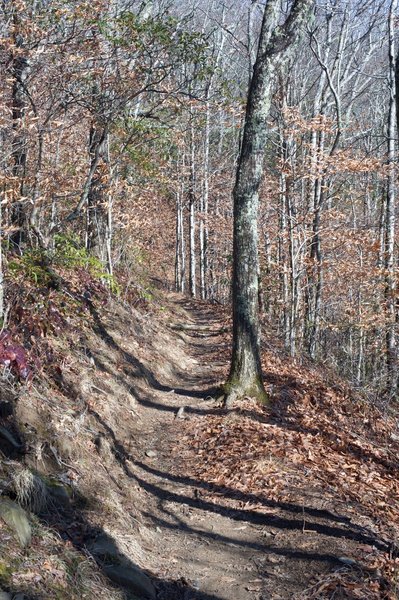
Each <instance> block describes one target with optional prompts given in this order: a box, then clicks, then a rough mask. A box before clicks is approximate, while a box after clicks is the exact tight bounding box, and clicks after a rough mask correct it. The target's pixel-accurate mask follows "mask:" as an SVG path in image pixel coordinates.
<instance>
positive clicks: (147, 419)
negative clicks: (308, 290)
mask: <svg viewBox="0 0 399 600" xmlns="http://www.w3.org/2000/svg"><path fill="white" fill-rule="evenodd" d="M175 303H176V306H177V307H178V308H179V311H178V315H179V320H178V321H176V322H175V323H173V322H172V323H170V327H171V328H172V330H174V331H175V332H176V336H177V337H178V338H179V340H183V346H182V347H181V351H182V353H183V355H184V356H182V364H183V365H184V367H183V368H181V367H179V365H178V364H176V370H175V371H176V372H175V373H174V374H173V375H172V376H169V377H168V378H167V379H165V380H163V381H162V384H161V385H160V386H159V387H161V388H162V390H158V391H156V393H155V394H154V396H153V397H152V399H151V400H148V401H147V402H146V403H145V406H142V407H141V411H142V420H143V433H144V432H145V436H146V437H147V440H148V441H147V446H148V448H149V449H150V452H149V454H150V457H146V459H145V460H143V461H142V462H141V463H137V462H136V464H135V465H134V472H135V474H136V476H137V478H138V479H139V481H140V485H141V486H142V487H143V488H144V489H145V490H147V492H148V499H149V505H148V507H147V509H146V518H147V519H148V522H149V523H151V524H152V525H153V526H155V527H156V530H157V531H158V533H159V540H160V543H159V548H160V550H161V551H160V554H159V559H158V560H159V564H160V565H163V573H162V575H163V576H164V577H165V578H166V579H167V578H169V577H172V578H173V579H181V581H183V582H187V586H188V587H187V592H186V595H185V596H184V598H186V599H187V600H190V599H192V600H194V598H196V599H203V600H205V599H209V600H210V599H215V600H216V599H220V600H222V599H223V600H228V599H233V598H234V599H235V600H244V599H252V600H261V599H263V600H267V599H270V600H279V599H289V598H372V597H374V596H375V597H384V596H385V594H388V593H389V592H387V591H386V590H385V591H384V589H382V588H384V584H383V583H382V573H381V571H379V570H378V568H376V566H375V565H374V569H373V568H371V569H370V568H369V567H368V566H366V563H364V564H363V563H362V560H361V557H362V556H364V555H365V554H366V555H368V556H369V557H370V556H374V558H375V555H376V554H378V551H382V552H386V553H388V554H389V544H388V543H387V542H384V541H383V540H382V539H381V537H380V535H379V534H378V533H377V532H376V531H375V530H373V528H372V527H371V528H367V527H365V526H364V525H363V524H361V522H362V518H361V517H362V516H363V523H364V520H365V517H364V515H362V514H361V513H359V514H358V515H357V516H358V519H357V520H358V521H359V522H358V523H356V519H355V515H354V513H356V507H355V506H354V504H353V503H352V505H351V506H349V507H348V506H347V505H346V501H345V499H343V498H342V493H341V492H340V490H330V491H329V492H328V491H327V489H324V490H321V489H320V486H317V482H315V481H314V480H312V477H309V476H308V475H307V473H306V471H304V470H303V469H302V468H301V467H300V466H297V467H296V473H294V470H295V463H291V461H290V457H289V454H288V456H287V457H286V458H284V459H283V458H282V457H280V458H278V457H276V456H273V453H271V452H270V451H268V448H267V445H266V446H265V444H264V443H260V447H259V448H258V450H257V452H256V454H257V458H256V462H257V465H256V470H258V471H262V470H264V471H266V472H269V473H270V471H271V472H272V473H275V472H276V471H277V472H278V477H279V481H277V480H276V488H277V489H274V485H273V484H274V483H275V481H274V480H273V477H272V478H270V479H269V482H268V483H266V487H264V488H263V489H262V486H259V485H257V486H255V487H253V486H251V481H250V478H251V471H253V457H250V462H251V463H252V464H251V467H252V468H250V469H249V472H248V473H246V474H245V472H243V473H242V472H240V471H242V469H243V468H244V471H245V464H246V462H247V460H248V452H249V454H250V453H251V446H252V447H253V446H254V445H256V444H257V442H258V439H257V438H258V436H259V428H260V429H262V428H266V427H267V425H268V424H270V423H274V424H275V423H276V415H272V413H271V412H270V411H269V410H267V409H266V410H265V411H264V410H262V409H260V408H258V407H255V406H254V405H253V403H251V401H250V400H249V399H247V402H246V404H245V403H244V404H245V406H244V407H238V408H237V410H236V411H233V412H230V413H226V412H225V411H223V409H222V408H221V407H220V406H218V404H217V386H218V384H219V383H220V382H221V381H223V378H224V377H225V375H226V372H227V367H228V358H229V342H230V340H229V335H228V334H227V332H226V323H225V321H224V319H223V315H221V314H220V313H218V312H217V311H216V310H215V308H214V307H212V306H210V305H207V304H205V303H200V302H192V301H189V300H182V299H181V298H180V299H176V300H175ZM269 379H270V380H273V381H274V379H273V377H270V375H269ZM297 385H298V382H296V381H295V379H294V378H293V379H292V380H291V381H290V383H289V385H285V389H284V391H285V395H287V394H288V393H289V390H290V387H291V388H293V389H295V387H297ZM251 409H252V410H251ZM179 411H180V412H179ZM215 421H216V422H215ZM251 421H252V423H251ZM253 423H255V425H256V426H258V427H257V428H256V429H255V431H254V434H255V435H254V437H253V439H251V434H252V431H251V427H252V424H253ZM231 424H232V425H233V431H231V432H229V427H230V426H231ZM284 425H285V426H288V423H285V424H284V423H280V424H279V427H280V426H282V427H284ZM237 427H238V428H239V435H238V439H237V438H236V439H233V440H231V439H230V443H229V440H228V438H229V435H230V433H232V437H235V435H234V434H235V433H236V432H235V431H234V430H235V429H236V428H237ZM223 430H224V431H223ZM221 433H222V435H220V434H221ZM209 441H210V450H212V451H213V456H215V453H216V454H217V456H218V460H216V461H215V462H213V461H212V456H211V455H210V456H208V457H207V450H208V447H207V443H208V444H209ZM231 442H232V445H233V448H232V445H231ZM268 443H269V444H273V443H274V442H273V439H270V440H269V441H268ZM201 448H204V449H203V450H202V449H201ZM308 449H309V448H308ZM151 450H153V451H154V453H152V452H151ZM259 453H260V454H261V457H260V458H259ZM262 453H263V460H262ZM224 460H225V461H226V463H227V465H228V466H227V467H226V468H225V469H224V466H223V461H224ZM240 462H241V463H242V464H241V465H240V464H239V463H240ZM200 463H202V464H200ZM234 463H236V465H234ZM321 466H322V468H323V466H325V467H327V466H328V465H326V464H325V465H323V464H322V465H321ZM218 469H219V471H218ZM223 470H224V471H225V475H227V476H228V475H229V473H228V472H229V470H230V471H231V473H230V475H231V474H233V479H234V473H235V471H236V472H239V476H238V477H237V478H236V481H238V486H237V485H236V486H235V485H234V483H231V482H229V483H230V485H229V484H227V485H226V483H225V482H226V477H223ZM295 475H296V476H297V477H299V478H300V479H302V481H303V485H302V486H301V487H300V488H299V487H298V486H296V485H295V483H294V484H292V483H291V482H295ZM307 479H308V480H309V481H307ZM281 480H284V481H285V483H286V484H287V485H286V487H287V488H288V489H289V498H288V501H279V499H278V497H279V495H280V496H282V497H284V494H278V488H279V482H281ZM215 482H219V483H215ZM280 487H281V485H280ZM276 492H277V494H276ZM380 583H382V587H381V586H380ZM195 590H197V591H195ZM169 597H170V596H168V593H167V592H166V595H162V594H160V598H165V600H166V599H167V598H169ZM386 597H389V596H388V595H386Z"/></svg>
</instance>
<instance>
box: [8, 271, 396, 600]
mask: <svg viewBox="0 0 399 600" xmlns="http://www.w3.org/2000/svg"><path fill="white" fill-rule="evenodd" d="M81 282H82V277H80V278H76V279H75V281H71V282H70V284H69V285H68V287H65V286H66V283H65V282H64V284H63V285H64V287H62V288H61V289H60V290H58V291H56V292H55V291H51V292H49V295H50V297H51V302H49V298H48V297H47V301H46V304H47V307H49V308H50V310H51V312H52V314H53V319H54V314H55V312H56V310H57V307H58V308H59V307H60V306H61V307H62V305H63V302H68V301H72V298H71V296H72V297H73V299H74V300H73V301H74V302H75V303H76V310H75V313H72V312H69V314H68V315H69V316H68V322H65V323H63V325H62V326H61V325H59V328H58V331H57V332H55V331H46V332H45V333H43V332H42V335H37V332H38V331H39V330H40V321H39V320H37V321H36V325H37V331H36V332H35V333H32V339H33V338H36V343H37V345H36V347H35V345H33V346H32V347H34V348H35V352H36V353H37V355H39V348H40V349H41V352H42V353H43V352H44V350H45V351H46V353H47V354H46V355H47V357H48V362H47V363H45V362H42V363H41V366H40V367H39V366H38V362H37V361H36V366H33V367H32V366H31V365H33V362H32V356H33V354H32V355H31V357H28V358H27V364H28V365H29V366H30V368H35V369H36V373H37V374H38V373H39V372H40V377H38V376H37V375H36V376H35V377H34V378H33V379H32V381H31V382H30V383H25V384H24V385H21V384H18V383H17V380H16V378H15V377H14V378H13V376H12V371H8V378H6V370H4V372H3V380H2V384H1V385H2V402H1V407H0V408H1V423H0V425H1V427H0V450H1V460H0V469H1V476H0V486H1V487H0V489H1V491H2V494H1V496H0V513H1V516H2V517H3V519H5V520H0V588H1V589H3V590H4V593H3V596H2V598H3V597H4V598H7V599H8V598H18V599H19V598H22V597H23V598H25V599H29V600H47V599H48V600H50V599H55V598H57V599H59V600H63V599H67V598H68V599H72V600H74V599H76V600H77V599H78V598H79V599H80V598H89V599H90V598H93V599H94V598H104V599H105V598H107V599H111V598H115V599H122V598H125V599H135V598H136V599H138V598H140V599H141V598H158V599H159V600H161V599H163V600H173V599H176V600H177V599H179V600H180V599H185V600H190V599H191V600H194V599H197V600H228V599H231V598H234V599H235V600H241V599H251V600H261V599H263V600H266V599H268V600H269V599H275V600H277V599H279V598H281V599H289V598H297V599H302V600H305V599H311V598H313V599H316V598H317V599H322V598H325V599H327V598H328V599H332V598H334V599H336V598H342V599H354V598H360V599H366V598H368V599H374V598H375V599H378V598H386V599H396V598H398V595H399V591H398V579H397V578H398V559H397V558H396V556H397V545H396V544H397V539H398V519H399V510H398V505H397V494H398V483H397V480H395V473H396V472H397V467H398V464H397V456H398V449H399V448H398V446H399V436H398V435H397V427H396V421H395V420H394V419H393V418H392V417H390V416H389V414H386V413H383V412H381V411H379V410H377V409H373V408H372V407H370V405H369V404H365V403H364V402H363V401H362V400H361V399H360V398H356V395H355V394H354V393H353V392H352V391H351V390H350V389H349V387H348V386H347V385H346V384H345V383H344V382H340V381H338V380H337V378H336V377H335V378H334V377H333V376H332V375H331V374H330V373H328V372H327V371H323V370H321V369H318V368H316V367H314V366H312V365H311V364H306V361H300V360H299V359H296V360H294V359H292V358H289V357H288V355H287V353H286V351H285V350H284V349H283V347H282V346H281V345H280V344H279V341H278V340H275V339H267V338H266V339H265V342H264V347H263V354H262V358H263V370H264V381H265V386H266V390H267V392H268V393H269V395H270V406H268V407H261V406H259V405H257V404H256V403H255V402H253V401H252V400H250V399H247V400H245V401H244V402H242V403H240V404H239V405H237V406H236V407H233V408H232V409H231V410H229V411H226V410H225V409H223V408H222V406H221V405H220V402H219V401H218V394H219V392H218V389H219V386H220V384H221V383H222V382H223V381H224V378H225V376H226V374H227V368H228V363H229V358H230V351H229V348H230V320H229V318H228V316H227V313H226V310H225V309H224V308H223V307H218V306H215V305H213V304H209V303H206V302H202V301H193V300H189V299H187V298H186V297H184V296H183V295H179V294H175V293H170V292H165V291H161V290H159V289H158V290H157V291H155V292H154V298H153V300H152V301H151V302H145V303H144V304H143V305H142V306H139V307H136V308H132V307H131V306H130V307H129V306H127V305H126V304H123V303H121V302H120V301H119V300H117V299H115V298H114V299H112V298H110V297H109V294H108V292H106V290H105V288H103V287H102V286H101V285H100V284H96V285H94V284H93V285H92V287H91V288H90V291H89V288H88V283H87V282H86V288H85V291H83V289H82V287H81ZM78 290H79V291H78ZM68 294H69V296H68ZM68 298H69V300H68ZM37 300H38V296H36V297H35V301H36V302H37ZM41 317H42V323H45V322H46V318H47V316H46V315H45V314H44V313H43V314H42V315H41ZM53 322H54V321H53ZM19 326H20V331H21V332H22V331H23V316H21V322H20V324H19ZM50 355H52V356H51V357H50ZM42 356H43V354H42ZM17 358H18V357H17ZM11 367H12V368H13V369H14V371H13V372H14V374H15V373H17V368H19V367H21V364H20V365H19V367H18V364H17V363H16V362H15V363H12V365H11ZM5 506H6V508H7V506H8V508H10V506H11V507H14V509H15V507H16V506H18V507H23V513H24V515H22V517H21V515H20V514H19V516H18V515H17V516H16V517H15V519H14V521H12V522H10V520H8V521H7V518H6V517H5V516H4V515H5V513H4V510H5V508H4V507H5ZM20 510H21V508H20ZM2 511H3V512H2ZM23 516H25V518H26V519H27V523H28V527H29V529H30V533H29V535H27V537H26V539H22V538H23V531H22V534H21V523H20V524H19V526H18V522H19V521H18V520H21V519H22V521H23ZM7 523H8V524H7ZM25 533H26V530H25ZM21 535H22V537H21ZM18 594H23V596H18Z"/></svg>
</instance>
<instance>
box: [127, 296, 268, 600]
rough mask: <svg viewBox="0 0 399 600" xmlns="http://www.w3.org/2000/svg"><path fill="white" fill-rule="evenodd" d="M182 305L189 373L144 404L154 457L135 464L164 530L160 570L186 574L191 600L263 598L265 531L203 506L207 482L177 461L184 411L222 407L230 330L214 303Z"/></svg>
mask: <svg viewBox="0 0 399 600" xmlns="http://www.w3.org/2000/svg"><path fill="white" fill-rule="evenodd" d="M179 307H180V308H181V309H183V311H182V313H181V314H182V317H183V319H182V320H181V321H180V320H179V322H176V323H174V322H172V323H171V324H170V328H171V329H172V330H173V331H174V332H175V335H176V337H177V339H178V340H179V341H182V340H183V341H184V345H185V348H186V352H187V359H188V360H187V361H184V363H185V368H184V372H181V369H180V370H179V365H176V375H175V376H173V377H170V378H169V380H168V381H167V382H162V383H164V384H165V387H168V388H169V389H168V390H167V391H163V392H157V393H156V395H155V394H154V396H153V399H152V402H148V403H147V406H146V407H142V421H143V424H144V427H145V426H146V425H145V424H147V426H148V425H149V424H150V427H149V431H147V432H145V431H143V433H144V435H147V446H148V454H150V456H145V458H144V459H143V462H142V463H141V464H140V463H136V464H135V467H134V469H135V474H136V476H137V478H138V480H139V482H140V484H141V486H142V487H143V488H144V489H145V490H147V492H148V498H149V506H148V508H147V510H146V511H145V512H146V518H147V522H148V523H150V524H151V526H152V527H155V528H156V530H157V532H158V534H159V535H158V540H159V547H158V550H159V555H158V556H157V562H158V567H161V569H162V573H160V575H161V576H162V577H163V578H164V579H168V578H171V579H174V580H175V581H176V580H179V579H180V578H181V582H182V597H183V598H184V599H185V600H191V599H193V600H194V598H195V599H202V600H207V599H209V600H211V599H214V600H216V599H220V600H221V599H226V600H227V599H229V600H231V599H235V600H243V599H244V598H246V599H248V598H254V599H255V598H258V597H260V596H259V593H258V592H259V590H260V582H261V579H260V575H259V571H260V570H263V569H262V565H263V563H264V558H265V557H264V547H263V541H262V528H261V527H255V526H253V525H251V524H250V523H249V522H245V521H239V520H235V519H234V518H232V517H230V516H229V514H218V513H217V512H216V511H215V512H210V511H209V509H208V508H206V507H203V506H202V504H203V503H202V502H201V489H200V486H199V484H198V485H196V482H193V481H191V480H189V479H188V480H186V479H185V478H184V477H179V476H178V475H176V464H175V461H174V460H173V459H172V458H171V454H172V448H173V447H175V446H176V445H178V443H179V436H180V435H181V432H182V422H183V420H182V419H181V418H180V415H179V409H181V408H182V407H184V413H183V415H182V416H183V417H186V418H190V414H198V413H202V412H203V413H204V414H205V413H206V412H207V411H208V410H211V409H212V408H214V407H215V402H214V399H213V398H212V396H211V394H212V391H213V387H214V385H215V376H217V373H218V370H219V369H220V367H222V366H224V365H223V363H219V364H215V361H214V354H215V351H216V350H217V349H218V348H219V347H220V343H221V339H220V334H221V333H222V332H223V328H222V326H221V324H220V322H219V321H218V319H217V317H215V314H214V311H212V308H211V307H209V306H206V305H203V304H199V303H198V304H197V303H190V302H189V301H180V302H179ZM184 317H185V318H184ZM152 452H154V453H156V456H151V455H152ZM169 594H170V591H169V590H163V591H162V590H161V591H160V593H159V598H160V599H161V598H162V599H165V600H169V599H170V600H172V597H171V596H170V595H169Z"/></svg>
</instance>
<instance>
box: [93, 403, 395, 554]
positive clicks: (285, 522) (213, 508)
mask: <svg viewBox="0 0 399 600" xmlns="http://www.w3.org/2000/svg"><path fill="white" fill-rule="evenodd" d="M90 410H91V412H92V414H93V416H94V417H95V418H96V419H97V421H98V422H99V423H100V424H101V425H102V426H103V427H105V429H106V430H107V432H108V433H109V435H110V438H111V440H112V443H113V453H114V456H115V458H116V460H117V461H118V463H119V464H120V466H121V467H122V469H123V470H124V472H125V474H126V475H127V476H128V477H131V478H133V479H134V480H135V481H136V482H137V483H138V484H139V485H140V487H141V488H142V489H144V490H146V491H147V492H148V493H149V494H151V495H152V496H153V497H155V498H157V499H158V500H165V499H168V500H169V501H171V502H175V503H176V504H184V505H185V506H188V507H192V508H197V509H201V510H204V511H207V512H210V513H216V514H219V515H221V516H224V517H227V518H229V519H232V520H235V521H244V522H248V523H252V524H254V525H260V526H262V527H265V526H270V527H273V528H276V529H282V530H299V531H302V530H303V529H304V522H305V520H306V530H307V531H309V530H311V531H314V532H316V533H319V534H323V535H325V536H328V537H333V538H342V539H349V540H352V541H355V542H358V543H361V544H368V545H372V546H375V547H376V548H378V549H379V550H381V551H383V552H390V551H391V546H390V544H389V542H386V541H384V540H381V539H380V538H377V537H376V536H375V535H374V534H373V533H372V532H370V531H368V530H367V529H365V528H363V527H360V526H357V525H353V524H352V523H351V521H350V519H349V518H347V517H345V516H342V515H335V514H334V513H331V512H330V511H327V510H321V509H315V508H312V507H307V506H300V505H296V504H293V503H283V502H277V501H273V500H269V499H267V498H264V497H261V496H258V495H255V494H247V493H243V492H240V491H238V490H234V489H231V488H225V487H220V486H214V485H211V486H210V485H209V484H207V483H205V482H202V481H200V480H195V479H191V478H184V477H179V476H175V475H171V474H169V473H165V472H163V471H160V470H157V469H154V468H153V467H149V466H148V465H146V464H144V463H142V462H140V461H135V460H134V458H133V457H132V456H131V455H130V454H129V452H127V451H126V449H125V448H124V446H123V444H121V443H120V442H118V440H117V438H116V436H115V433H114V431H113V430H112V428H111V427H109V425H107V424H106V423H104V421H103V419H102V418H101V417H100V416H99V415H98V414H97V413H96V412H95V411H93V410H92V409H90ZM128 462H130V463H131V464H134V465H135V466H136V467H138V468H140V469H142V470H143V471H145V472H147V473H150V474H151V475H155V476H156V477H159V478H160V479H161V480H166V481H173V482H177V483H181V484H184V485H187V486H189V487H194V488H195V489H201V488H202V489H205V490H208V491H212V492H214V493H217V494H218V495H220V496H222V497H224V498H225V499H238V500H240V501H242V502H243V503H248V502H250V503H254V502H256V503H261V504H263V505H264V506H265V507H268V508H274V509H276V510H278V511H283V512H284V511H285V512H286V513H287V515H288V516H287V517H281V516H278V515H270V514H266V513H259V512H257V511H250V510H240V509H236V508H232V507H226V506H223V505H222V504H217V503H215V502H211V501H209V500H205V499H202V498H201V497H200V496H198V495H197V497H195V498H192V497H190V496H188V495H185V494H177V493H175V492H172V491H170V490H166V491H165V490H164V489H163V488H162V487H161V486H159V485H155V484H154V483H150V482H148V481H147V480H145V479H144V478H143V477H140V476H139V475H138V474H137V473H134V472H133V471H132V469H131V467H130V466H129V465H128ZM290 513H291V514H290ZM295 514H296V515H298V514H300V515H301V517H302V518H295V516H292V515H295ZM309 517H311V518H309ZM315 519H321V520H323V521H324V522H317V521H316V520H315ZM331 523H333V524H331ZM334 523H341V524H343V525H345V527H338V526H337V525H335V524H334ZM262 548H264V546H263V545H262Z"/></svg>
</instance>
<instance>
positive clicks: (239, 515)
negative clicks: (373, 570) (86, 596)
mask: <svg viewBox="0 0 399 600" xmlns="http://www.w3.org/2000/svg"><path fill="white" fill-rule="evenodd" d="M135 480H136V481H137V482H138V483H139V485H140V486H141V487H142V488H143V489H145V490H146V491H147V492H149V493H150V494H152V495H153V496H156V497H157V498H159V499H160V500H168V501H170V502H175V503H177V504H184V505H186V506H190V507H192V508H197V509H201V510H204V511H208V512H210V513H216V514H219V515H221V516H224V517H227V518H229V519H232V520H234V521H243V522H247V523H252V524H254V525H260V526H262V527H265V526H269V527H274V528H276V529H283V530H284V529H285V530H299V531H303V529H304V527H305V525H306V531H313V532H315V533H320V534H322V535H326V536H329V537H333V538H342V539H350V540H353V541H355V542H358V543H361V544H368V545H373V546H375V547H376V548H379V549H380V550H382V551H383V552H388V551H389V550H390V548H389V545H388V544H387V543H385V542H382V541H380V540H379V539H377V538H376V537H371V535H366V534H365V533H364V532H362V531H361V530H358V529H357V528H355V527H353V526H352V527H351V528H350V529H349V528H348V529H343V528H341V527H336V526H333V525H325V524H322V523H317V522H315V521H314V520H313V521H311V520H310V519H309V518H306V519H305V520H304V519H303V518H302V519H295V518H286V517H279V516H276V515H270V514H262V513H259V512H255V511H243V510H239V509H235V508H231V507H225V506H222V505H220V504H216V503H214V502H210V501H208V500H203V499H201V498H199V499H198V498H190V497H189V496H185V495H181V494H176V493H175V492H172V491H169V490H168V491H165V490H164V489H163V488H161V487H159V486H157V485H155V484H153V483H149V482H147V481H146V480H144V479H142V478H141V477H139V476H137V475H135ZM276 508H283V507H281V506H279V503H276ZM297 508H299V507H297ZM283 510H284V508H283ZM301 510H304V511H305V514H306V512H307V507H305V508H303V507H301ZM231 541H232V542H233V543H237V544H241V542H237V541H235V540H231ZM243 545H248V544H247V542H245V543H244V544H243ZM258 549H263V550H266V549H267V546H264V545H260V546H259V548H258ZM279 552H283V551H282V550H281V549H280V551H279ZM303 558H305V557H303ZM309 558H311V557H309Z"/></svg>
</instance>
